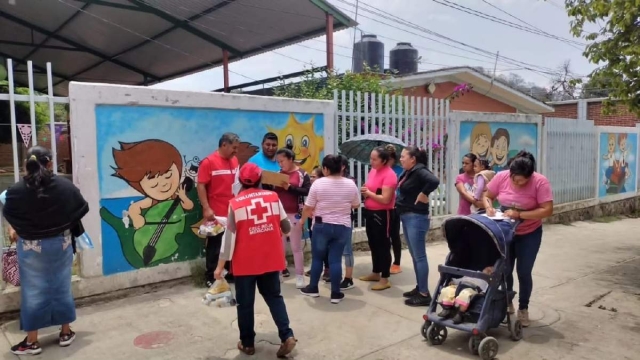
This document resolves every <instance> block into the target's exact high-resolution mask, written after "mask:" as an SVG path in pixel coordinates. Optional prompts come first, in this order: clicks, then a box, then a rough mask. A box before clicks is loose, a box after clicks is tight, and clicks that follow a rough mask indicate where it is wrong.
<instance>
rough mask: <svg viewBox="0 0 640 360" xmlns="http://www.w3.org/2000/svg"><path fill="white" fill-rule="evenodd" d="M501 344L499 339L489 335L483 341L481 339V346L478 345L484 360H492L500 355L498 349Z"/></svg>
mask: <svg viewBox="0 0 640 360" xmlns="http://www.w3.org/2000/svg"><path fill="white" fill-rule="evenodd" d="M499 347H500V345H498V340H496V339H495V338H492V337H491V336H488V337H486V338H484V339H482V341H480V346H479V347H478V353H479V354H480V357H481V358H482V360H492V359H494V358H495V357H496V355H498V349H499Z"/></svg>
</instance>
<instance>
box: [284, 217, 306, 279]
mask: <svg viewBox="0 0 640 360" xmlns="http://www.w3.org/2000/svg"><path fill="white" fill-rule="evenodd" d="M287 217H288V218H289V221H290V222H291V232H290V233H289V235H285V236H283V237H282V241H283V242H284V252H285V256H286V254H287V237H288V238H289V244H290V245H291V252H292V253H293V263H294V265H295V267H296V275H304V254H303V253H302V247H303V243H302V228H301V227H299V226H298V222H299V221H300V220H299V219H296V214H287ZM284 265H285V266H287V265H289V264H288V263H287V258H286V257H285V258H284Z"/></svg>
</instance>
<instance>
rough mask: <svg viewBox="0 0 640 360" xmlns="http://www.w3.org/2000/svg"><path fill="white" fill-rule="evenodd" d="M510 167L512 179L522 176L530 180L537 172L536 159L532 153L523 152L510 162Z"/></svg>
mask: <svg viewBox="0 0 640 360" xmlns="http://www.w3.org/2000/svg"><path fill="white" fill-rule="evenodd" d="M508 165H509V171H510V172H511V176H512V177H513V176H516V175H520V176H523V177H524V178H527V179H528V178H530V177H531V175H533V172H534V171H536V158H535V157H534V156H533V154H532V153H530V152H528V151H525V150H522V151H520V152H519V153H517V154H516V156H514V157H513V158H512V159H511V160H510V161H509V162H508Z"/></svg>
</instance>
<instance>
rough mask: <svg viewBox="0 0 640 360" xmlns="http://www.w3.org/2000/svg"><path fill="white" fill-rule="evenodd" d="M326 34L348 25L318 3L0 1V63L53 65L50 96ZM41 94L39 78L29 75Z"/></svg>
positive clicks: (22, 73) (19, 73) (141, 81)
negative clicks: (329, 24) (73, 84)
mask: <svg viewBox="0 0 640 360" xmlns="http://www.w3.org/2000/svg"><path fill="white" fill-rule="evenodd" d="M326 12H329V13H331V14H333V16H334V31H337V30H341V29H344V28H348V27H351V26H355V25H356V23H355V21H354V20H352V19H351V18H349V17H348V16H347V15H345V14H344V13H342V12H340V11H339V10H337V9H336V8H335V7H333V6H331V5H330V4H328V3H327V2H326V1H324V0H269V1H262V0H144V1H143V0H46V1H16V2H15V4H12V3H11V2H7V1H0V57H6V58H11V59H13V60H14V61H15V62H17V64H16V76H15V79H16V82H19V83H22V84H26V83H27V82H28V79H27V74H26V62H27V60H32V61H33V63H34V70H35V71H41V72H43V71H44V69H45V67H46V63H47V62H51V63H52V66H53V69H54V72H55V73H54V90H55V92H56V93H58V94H63V95H65V94H67V88H68V82H69V81H71V80H73V81H88V82H107V83H117V84H128V85H145V84H147V85H151V84H154V83H158V82H160V81H165V80H169V79H173V78H177V77H180V76H184V75H188V74H191V73H194V72H197V71H202V70H205V69H208V68H212V67H216V66H220V65H222V50H223V49H226V50H228V52H229V61H230V62H233V61H238V60H240V59H243V58H248V57H251V56H254V55H258V54H261V53H265V52H269V51H272V50H275V49H278V48H281V47H285V46H288V45H291V44H294V43H298V42H302V41H305V40H308V39H311V38H314V37H318V36H322V35H324V34H325V25H326V17H325V14H326ZM34 81H35V87H36V88H37V89H45V88H46V86H47V83H46V75H37V74H36V76H35V80H34Z"/></svg>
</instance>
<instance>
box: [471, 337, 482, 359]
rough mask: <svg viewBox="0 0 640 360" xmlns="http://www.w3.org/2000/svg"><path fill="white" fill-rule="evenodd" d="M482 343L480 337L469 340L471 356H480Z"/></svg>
mask: <svg viewBox="0 0 640 360" xmlns="http://www.w3.org/2000/svg"><path fill="white" fill-rule="evenodd" d="M480 341H482V338H480V337H479V336H472V337H470V338H469V352H471V354H473V355H478V348H479V347H480Z"/></svg>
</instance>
